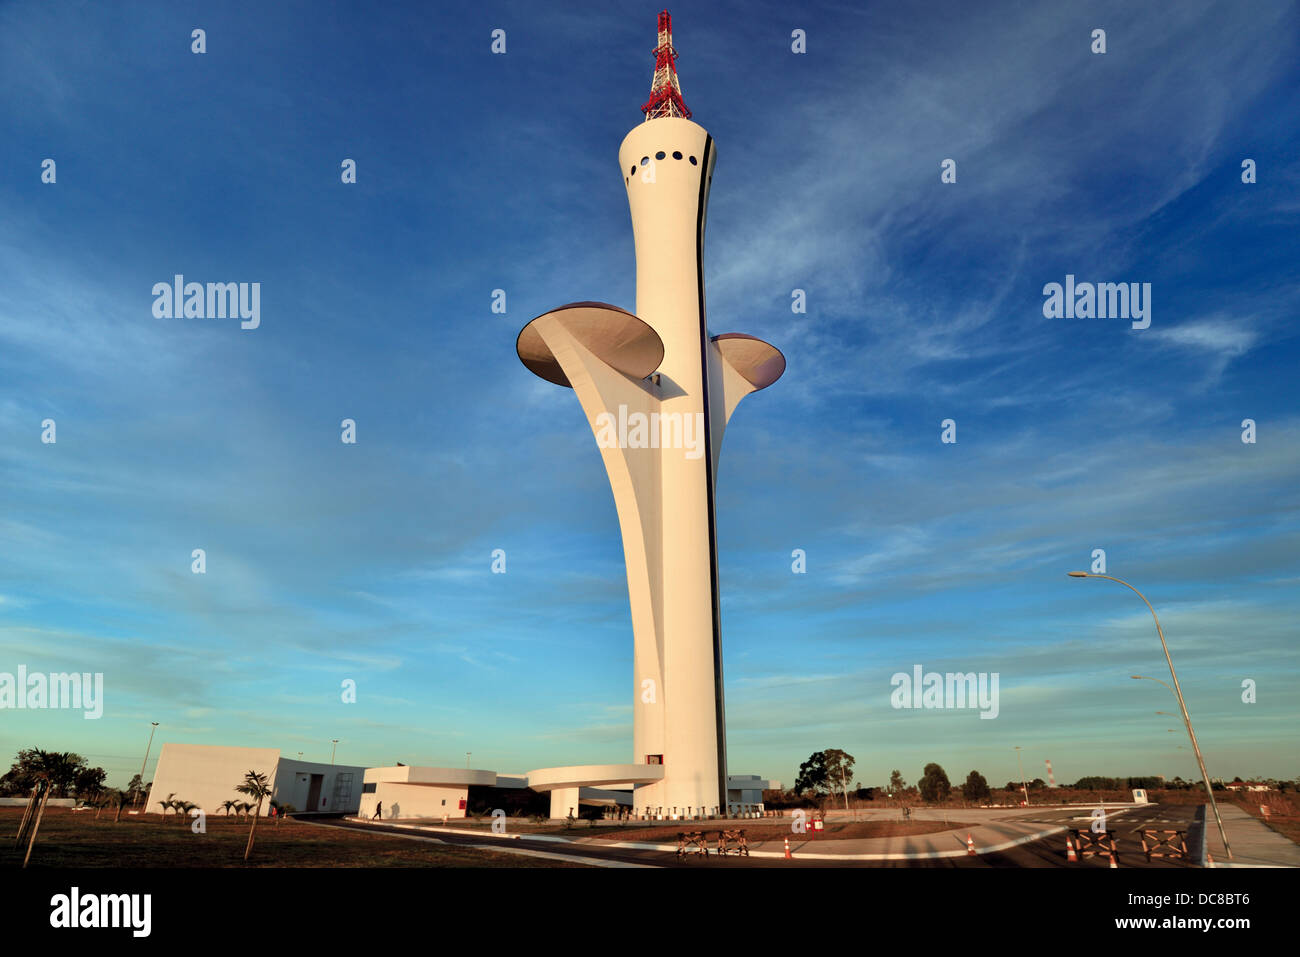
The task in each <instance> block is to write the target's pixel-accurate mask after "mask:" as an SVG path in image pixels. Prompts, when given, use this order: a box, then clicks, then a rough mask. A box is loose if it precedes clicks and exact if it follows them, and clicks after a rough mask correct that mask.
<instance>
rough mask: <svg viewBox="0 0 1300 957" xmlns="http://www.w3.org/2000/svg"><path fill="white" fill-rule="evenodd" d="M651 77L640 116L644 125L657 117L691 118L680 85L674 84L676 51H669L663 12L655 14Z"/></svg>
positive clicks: (667, 17)
mask: <svg viewBox="0 0 1300 957" xmlns="http://www.w3.org/2000/svg"><path fill="white" fill-rule="evenodd" d="M654 53H655V76H654V80H653V81H652V82H651V84H650V99H649V100H647V101H646V104H645V106H643V107H641V112H642V113H644V114H645V118H646V120H647V122H648V121H650V120H656V119H658V118H659V117H661V116H680V117H682V118H684V119H688V120H689V119H690V118H691V111H690V110H688V109H687V108H686V104H685V103H683V102H682V85H681V84H680V83H679V82H678V81H677V51H676V50H674V49H673V18H672V15H671V14H670V13H669V12H668V11H667V10H661V11H660V12H659V46H657V47H655V51H654Z"/></svg>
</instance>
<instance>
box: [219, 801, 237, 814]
mask: <svg viewBox="0 0 1300 957" xmlns="http://www.w3.org/2000/svg"><path fill="white" fill-rule="evenodd" d="M237 807H239V802H238V801H222V802H221V810H222V812H223V813H224V814H225V816H226V817H230V812H231V811H232V810H234V809H235V808H237Z"/></svg>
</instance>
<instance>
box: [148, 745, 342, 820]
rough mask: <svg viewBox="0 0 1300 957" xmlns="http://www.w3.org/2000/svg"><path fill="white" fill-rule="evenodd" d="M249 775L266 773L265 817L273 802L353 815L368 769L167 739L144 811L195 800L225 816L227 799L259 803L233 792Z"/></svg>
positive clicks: (268, 750)
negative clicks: (268, 793)
mask: <svg viewBox="0 0 1300 957" xmlns="http://www.w3.org/2000/svg"><path fill="white" fill-rule="evenodd" d="M249 771H256V772H258V773H260V774H265V775H266V777H267V780H268V781H269V782H270V785H271V797H270V799H268V800H265V801H263V802H262V814H263V816H265V815H268V814H270V812H271V801H272V800H274V801H276V802H277V803H279V804H292V805H293V806H294V808H296V809H297V810H298V811H311V812H318V813H319V812H341V813H345V814H355V813H356V811H357V808H358V807H359V806H360V802H361V784H362V776H363V775H364V773H365V768H361V767H353V766H349V765H340V764H320V763H316V762H312V761H297V760H292V759H289V758H282V757H280V751H279V749H278V748H237V747H224V746H221V745H208V744H177V743H175V742H170V741H169V742H167V743H165V744H163V746H162V753H161V754H160V755H159V757H158V767H157V768H156V769H155V770H154V776H153V785H152V787H151V789H150V792H149V805H148V807H147V808H146V810H147V811H148V812H150V813H157V812H158V811H160V810H161V808H159V807H158V802H159V801H161V800H164V799H166V798H167V796H168V795H175V797H176V800H181V801H193V802H194V803H195V804H197V805H198V806H199V807H200V808H202V809H203V810H204V812H206V813H207V814H209V815H211V814H220V813H222V812H221V805H222V803H223V802H224V801H227V800H231V801H240V802H250V803H256V802H253V801H251V799H250V798H249V797H248V796H247V795H245V794H240V793H239V792H238V791H236V790H235V788H236V787H238V786H239V785H240V784H242V783H243V781H244V776H245V775H246V774H247V773H248V772H249Z"/></svg>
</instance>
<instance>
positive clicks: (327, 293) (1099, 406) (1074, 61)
mask: <svg viewBox="0 0 1300 957" xmlns="http://www.w3.org/2000/svg"><path fill="white" fill-rule="evenodd" d="M657 10H658V7H657V6H652V5H648V4H633V3H608V4H601V5H599V7H598V8H597V7H595V6H594V5H593V6H592V8H591V9H590V10H585V11H582V12H579V11H578V10H577V9H576V7H574V6H570V7H569V8H568V9H555V8H554V7H553V6H552V5H549V4H548V5H542V6H539V5H537V4H530V3H516V4H457V5H453V6H445V5H439V6H438V7H437V8H436V9H435V8H434V7H433V5H426V4H407V5H396V4H393V5H384V6H383V8H382V10H381V9H379V8H376V7H374V6H373V5H370V4H360V3H357V4H333V5H328V6H326V5H323V4H316V3H284V4H275V5H266V4H251V3H250V4H223V5H220V6H219V7H217V6H209V5H206V4H192V3H190V4H187V3H177V4H158V3H155V4H138V3H120V4H111V5H99V4H72V3H55V4H49V3H36V2H16V3H15V2H10V3H6V4H0V89H3V90H4V91H5V94H4V97H3V100H2V101H0V102H3V128H4V130H5V133H4V135H3V137H0V212H2V215H0V671H9V672H13V671H15V670H16V668H17V666H18V665H19V664H24V665H26V666H27V667H28V669H29V670H31V671H38V670H45V671H65V670H68V671H71V670H75V671H89V672H103V673H104V681H105V697H106V701H105V714H104V717H103V718H102V719H100V720H98V721H87V720H83V719H82V718H81V716H80V715H79V714H77V713H69V712H55V711H45V712H31V711H27V712H0V758H3V759H4V760H6V761H7V760H8V759H9V758H10V756H11V755H12V754H13V752H15V751H16V750H17V749H18V748H20V747H28V746H40V747H44V748H57V749H59V750H75V751H77V752H80V753H82V754H84V755H86V756H88V757H89V758H91V760H92V762H93V763H96V764H101V765H102V766H104V767H105V768H107V769H108V770H109V771H110V781H111V782H114V783H119V784H124V783H125V781H126V779H127V777H129V775H130V774H131V773H134V771H135V770H138V766H139V762H140V759H141V757H142V756H143V754H142V752H143V749H144V744H145V740H146V739H147V737H148V732H149V722H150V721H158V722H160V728H159V734H158V738H157V739H156V741H155V745H154V751H153V754H154V758H156V756H157V753H158V742H159V741H186V742H194V743H209V744H243V745H249V746H263V747H278V748H280V749H282V750H283V751H284V752H285V753H286V754H289V755H293V754H294V753H295V752H297V751H302V752H303V753H304V757H306V758H308V759H312V758H314V759H317V760H328V754H329V749H330V740H331V739H332V738H338V739H340V744H339V749H338V760H339V761H340V762H344V763H358V764H368V765H373V764H388V763H392V762H395V761H403V762H405V763H407V764H433V765H453V766H455V765H459V764H461V763H462V762H463V761H464V760H465V752H467V751H470V752H473V758H472V763H473V764H474V765H475V766H476V767H485V768H491V769H495V770H498V771H502V772H512V771H514V772H518V771H524V770H528V769H530V768H535V767H547V766H554V765H560V764H587V763H597V762H606V761H611V762H612V761H625V760H630V759H631V755H630V750H631V698H630V694H631V691H632V683H631V677H632V675H631V672H632V662H631V652H632V646H631V629H630V621H629V613H628V604H627V590H626V579H625V578H624V571H623V558H622V548H621V544H620V540H619V535H618V525H617V520H616V515H615V512H614V507H613V500H612V496H611V495H610V492H609V487H608V483H607V480H606V478H605V475H604V471H603V469H602V468H601V464H600V457H599V451H598V449H597V447H596V444H595V441H594V439H593V437H592V435H591V433H590V431H589V430H588V429H587V427H586V424H585V421H584V419H583V416H582V413H581V410H580V409H579V406H578V403H577V401H576V399H575V397H574V396H573V394H572V393H571V392H570V391H569V390H566V389H561V388H558V387H555V386H552V385H550V384H549V383H546V382H543V381H542V380H540V379H537V378H535V377H534V376H532V375H531V374H529V373H528V372H527V371H526V370H525V369H524V368H523V367H522V366H521V365H520V363H519V361H518V359H517V357H516V355H515V351H514V341H515V336H516V335H517V333H518V331H519V329H520V328H521V327H522V326H523V325H524V324H525V323H526V322H527V321H528V320H529V319H531V318H532V317H533V316H535V315H538V314H540V313H542V312H545V311H547V310H548V309H550V308H552V307H554V306H557V305H559V304H562V303H566V302H571V301H574V300H584V299H594V300H602V301H607V302H611V303H614V304H617V305H620V306H623V307H625V308H629V309H630V308H633V307H634V304H635V274H634V261H633V249H632V236H631V229H630V221H629V217H628V212H627V205H626V199H625V195H624V189H623V187H622V186H620V182H621V176H620V169H619V167H618V161H617V148H618V145H619V142H620V141H621V139H622V137H623V135H624V134H625V133H626V132H627V130H628V129H630V128H631V127H632V126H633V125H634V124H636V123H638V122H639V121H640V120H641V114H640V112H639V109H638V107H639V106H640V104H641V103H643V102H645V100H646V98H647V96H648V94H649V83H650V76H651V72H652V68H653V58H652V56H651V54H650V51H651V49H652V48H653V46H654V27H655V14H656V12H657ZM672 12H673V15H674V27H675V40H676V45H677V49H678V51H679V54H680V59H679V61H678V68H679V72H680V76H681V82H682V88H683V93H684V96H685V100H686V103H687V105H688V106H689V107H690V108H691V110H692V111H693V112H694V118H695V120H696V121H697V122H699V123H701V124H702V125H703V126H705V127H706V128H707V129H708V130H709V131H710V132H711V133H712V135H713V136H714V138H715V140H716V141H717V148H718V161H717V167H716V171H715V180H714V184H713V189H712V196H711V205H710V215H709V224H708V235H707V240H706V250H705V269H706V281H707V290H708V307H709V325H710V328H711V330H712V331H713V332H714V333H722V332H732V331H737V332H747V333H751V334H754V335H758V336H760V337H762V338H764V339H767V340H768V341H770V342H772V343H774V344H775V345H777V346H778V347H779V348H780V349H781V350H782V351H783V352H784V354H785V356H786V358H787V360H788V363H789V364H788V369H787V372H786V375H785V377H784V378H783V379H782V380H781V381H780V382H779V383H778V384H777V385H776V386H774V387H773V388H771V389H769V390H767V391H766V392H763V393H760V394H758V395H756V396H753V397H751V398H750V399H748V400H746V402H745V403H743V404H742V406H741V407H740V409H739V411H738V412H737V414H736V417H735V418H734V419H733V421H732V424H731V426H730V428H729V429H728V432H727V439H726V445H725V448H724V451H723V456H722V464H721V467H720V470H719V475H718V495H717V499H718V501H717V507H718V544H719V550H720V578H721V586H722V593H723V649H724V661H725V676H726V694H727V709H728V710H727V718H728V743H729V757H730V764H731V770H732V772H733V773H760V774H763V775H765V776H769V777H775V778H778V779H780V780H782V781H784V782H786V783H787V784H788V783H790V782H792V780H793V778H794V774H795V769H796V768H797V766H798V764H799V762H800V761H802V760H804V759H805V758H807V756H808V755H809V753H811V752H812V751H814V750H820V749H822V748H828V747H840V748H844V749H846V750H848V751H850V752H851V753H853V754H854V755H855V756H856V757H857V762H858V769H859V778H860V779H861V780H862V781H863V783H865V784H877V783H883V782H884V781H885V780H886V779H887V777H888V773H889V771H890V769H891V768H895V767H897V768H900V769H902V771H903V774H904V777H906V778H907V779H908V780H915V779H916V778H917V777H918V776H919V774H920V770H921V767H922V765H923V764H925V763H926V762H929V761H938V762H939V763H941V764H942V765H943V766H944V767H945V768H946V769H947V770H948V773H949V776H950V777H953V778H964V777H965V774H966V772H967V771H969V770H970V769H972V768H976V769H979V770H981V771H983V772H984V773H985V774H986V775H987V776H988V778H989V779H990V781H993V782H994V783H1001V782H1004V781H1006V780H1008V779H1010V778H1012V777H1015V776H1016V771H1015V768H1016V761H1015V753H1014V751H1013V750H1012V748H1013V747H1014V746H1016V745H1021V746H1023V747H1024V749H1025V751H1024V754H1025V760H1026V771H1029V772H1030V773H1031V776H1032V775H1037V774H1042V761H1043V759H1045V758H1050V759H1051V760H1052V763H1053V766H1054V768H1055V771H1056V776H1057V779H1058V780H1065V781H1072V780H1074V779H1075V778H1077V777H1079V776H1082V775H1085V774H1114V775H1125V774H1141V773H1163V774H1166V775H1169V776H1173V775H1175V774H1181V775H1182V776H1183V777H1192V776H1193V775H1194V766H1193V765H1192V762H1191V761H1190V758H1189V755H1188V753H1187V752H1185V751H1179V750H1177V748H1176V745H1177V743H1178V742H1179V741H1181V740H1182V739H1181V738H1180V737H1178V736H1175V735H1170V734H1168V733H1167V732H1166V730H1165V729H1166V728H1168V727H1174V726H1175V725H1174V724H1171V723H1169V721H1168V719H1166V718H1163V717H1161V716H1158V715H1156V714H1154V712H1155V711H1157V710H1165V711H1174V710H1177V709H1176V707H1172V705H1173V704H1174V702H1173V701H1172V699H1171V698H1170V697H1169V696H1168V695H1167V693H1166V692H1165V691H1164V689H1163V688H1161V687H1160V686H1158V685H1155V684H1152V683H1149V682H1134V681H1131V680H1129V679H1128V675H1130V674H1133V673H1140V674H1150V675H1154V676H1157V677H1167V669H1166V668H1165V665H1164V662H1163V657H1162V655H1161V652H1160V646H1159V643H1158V641H1157V639H1156V636H1155V633H1154V629H1153V627H1152V624H1151V620H1150V616H1149V614H1148V613H1147V611H1146V609H1145V607H1143V606H1142V604H1141V602H1139V601H1138V600H1137V598H1136V596H1134V595H1132V594H1131V593H1130V592H1128V591H1127V590H1125V589H1123V588H1121V587H1120V586H1118V585H1115V584H1112V583H1109V582H1103V581H1074V580H1071V579H1068V578H1066V576H1065V572H1066V571H1067V570H1069V569H1071V568H1086V567H1088V565H1089V562H1090V555H1091V553H1092V550H1093V549H1094V548H1104V549H1105V550H1106V553H1107V562H1108V571H1109V572H1110V574H1113V575H1118V576H1119V577H1121V578H1125V579H1128V580H1130V581H1132V582H1133V583H1134V584H1135V585H1137V586H1138V587H1139V588H1142V589H1143V590H1144V591H1145V592H1146V594H1147V595H1148V597H1149V598H1150V599H1151V600H1152V602H1153V603H1154V604H1155V605H1156V607H1157V609H1158V611H1159V612H1160V613H1161V616H1162V619H1161V620H1162V623H1163V624H1164V626H1165V630H1166V633H1167V635H1168V638H1169V643H1170V647H1171V650H1172V652H1173V655H1174V659H1175V664H1176V665H1177V666H1178V667H1179V675H1180V678H1181V680H1182V683H1183V687H1184V691H1185V693H1186V695H1187V698H1188V704H1189V707H1190V708H1191V711H1192V717H1193V720H1194V722H1195V723H1196V726H1197V733H1198V737H1199V738H1200V741H1201V744H1202V746H1203V748H1204V750H1205V752H1206V756H1207V761H1208V763H1209V766H1210V772H1211V774H1212V775H1215V776H1224V777H1229V778H1230V777H1232V776H1234V775H1241V776H1243V777H1246V776H1250V775H1255V774H1262V775H1269V776H1285V777H1294V776H1296V774H1297V773H1300V766H1298V765H1300V761H1298V760H1297V758H1298V755H1300V749H1298V748H1297V742H1296V728H1297V727H1300V696H1297V694H1296V686H1297V684H1296V683H1297V679H1298V678H1300V652H1298V651H1297V641H1296V632H1295V627H1296V625H1295V622H1296V620H1297V611H1298V610H1300V607H1298V606H1300V587H1297V586H1300V559H1298V557H1297V556H1300V517H1298V514H1297V500H1298V497H1300V496H1298V493H1297V489H1300V455H1297V448H1298V447H1300V446H1298V443H1300V414H1298V411H1297V398H1298V397H1300V386H1298V385H1297V376H1296V366H1297V359H1298V358H1300V343H1298V342H1297V338H1296V333H1295V328H1296V322H1295V319H1296V315H1297V312H1298V309H1297V306H1298V305H1300V270H1297V268H1296V263H1297V261H1298V259H1300V257H1298V255H1297V254H1298V252H1300V242H1298V241H1297V235H1300V233H1298V231H1297V226H1300V200H1298V199H1297V197H1298V196H1300V150H1298V149H1297V147H1298V146H1300V58H1297V56H1296V51H1297V48H1298V44H1297V39H1298V29H1300V12H1298V8H1297V6H1296V5H1295V4H1293V3H1269V2H1258V3H1252V4H1249V5H1240V4H1233V3H1197V2H1186V3H1178V4H1166V5H1160V6H1159V7H1157V6H1152V7H1151V8H1150V9H1147V8H1146V5H1136V6H1135V5H1133V4H1125V3H1094V4H1071V5H1070V6H1069V8H1068V9H1066V8H1065V7H1063V6H1061V5H1055V4H1041V5H1040V4H1000V5H989V4H980V5H978V6H973V5H969V4H961V3H949V4H870V5H868V4H814V5H810V6H806V7H802V8H792V7H791V6H790V5H787V4H775V3H772V4H760V3H749V2H747V3H744V4H739V3H737V4H710V5H708V6H707V7H701V6H675V7H673V8H672ZM196 27H198V28H202V29H204V30H206V33H207V52H206V53H205V54H202V55H196V54H193V53H191V52H190V42H191V41H190V32H191V30H193V29H194V28H196ZM496 28H501V29H504V30H505V31H506V42H507V48H506V49H507V52H506V54H505V55H493V54H492V53H491V52H490V49H489V47H490V44H491V36H490V35H491V31H492V30H494V29H496ZM1095 28H1102V29H1105V30H1106V35H1107V52H1106V53H1105V54H1104V55H1099V54H1094V53H1092V52H1090V45H1091V39H1090V35H1091V32H1092V30H1093V29H1095ZM794 29H802V30H804V31H806V35H807V52H806V53H804V54H794V53H792V52H791V49H790V44H791V39H790V37H791V31H792V30H794ZM45 158H53V159H54V160H55V161H56V163H57V182H56V183H55V184H52V185H50V184H43V183H42V182H41V162H42V160H44V159H45ZM345 158H352V159H354V160H355V161H356V163H357V182H356V183H355V184H351V185H344V184H342V183H341V182H340V163H341V162H342V161H343V160H344V159H345ZM946 158H953V159H955V160H956V161H957V182H956V183H955V184H944V183H941V182H940V163H941V162H942V161H943V160H944V159H946ZM1246 158H1250V159H1253V160H1254V161H1255V162H1256V164H1257V167H1258V174H1257V176H1258V182H1256V183H1254V184H1244V183H1242V181H1241V163H1242V161H1243V159H1246ZM176 273H182V274H184V275H185V276H186V277H187V279H190V280H194V281H199V282H206V281H236V282H253V281H256V282H260V283H261V325H260V327H259V328H258V329H256V330H248V331H245V330H241V329H240V328H239V325H238V322H236V321H232V320H199V319H181V320H164V319H157V318H155V317H154V316H153V314H152V304H153V297H152V294H151V289H152V286H153V284H154V283H156V282H160V281H161V282H170V281H171V277H172V276H173V275H175V274H176ZM1066 274H1074V275H1075V276H1076V277H1077V278H1078V279H1079V280H1080V281H1085V280H1088V281H1126V282H1149V283H1151V285H1152V322H1151V326H1150V328H1149V329H1145V330H1134V329H1131V328H1130V326H1129V324H1128V323H1127V322H1124V321H1122V320H1101V319H1091V320H1089V319H1081V320H1066V319H1046V318H1044V316H1043V312H1042V306H1043V299H1044V297H1043V291H1042V290H1043V286H1044V285H1045V284H1046V283H1050V282H1063V281H1064V278H1065V276H1066ZM796 288H797V289H803V290H805V291H806V293H807V301H808V310H807V312H806V314H796V313H793V312H792V311H791V291H792V290H793V289H796ZM494 289H504V290H505V291H506V294H507V312H506V314H505V315H501V314H494V313H493V312H492V311H491V301H492V291H493V290H494ZM46 418H53V419H54V420H55V421H56V423H57V438H58V440H57V443H56V444H53V445H48V444H42V443H41V441H40V435H41V425H40V423H41V422H42V420H44V419H46ZM344 418H352V419H354V420H355V421H356V423H357V435H358V441H357V443H356V444H355V445H344V444H342V443H341V442H340V437H339V435H340V428H339V423H340V421H341V420H342V419H344ZM946 418H952V419H955V420H956V422H957V442H956V443H955V444H943V443H941V442H940V422H941V421H942V420H943V419H946ZM1244 418H1252V419H1254V420H1255V421H1256V423H1257V430H1258V440H1257V442H1256V443H1255V444H1244V443H1243V442H1242V441H1241V421H1242V419H1244ZM194 548H203V549H205V550H206V554H207V572H206V574H204V575H194V574H192V573H191V571H190V563H191V558H190V555H191V551H192V549H194ZM497 548H501V549H504V550H505V552H506V555H507V573H506V574H504V575H494V574H491V572H490V554H491V552H492V550H493V549H497ZM794 549H804V550H805V552H806V554H807V572H806V574H801V575H797V574H793V573H792V572H791V552H792V551H793V550H794ZM915 664H921V665H923V666H924V667H925V668H926V669H927V670H937V671H956V670H960V671H975V672H998V673H999V675H1000V689H1001V702H1000V713H999V716H998V718H997V719H996V720H980V719H979V718H978V714H977V712H975V711H970V710H966V711H915V710H894V709H892V708H891V707H890V703H889V696H890V691H891V686H890V676H891V675H893V674H894V673H895V672H899V671H908V672H910V671H911V669H912V667H913V665H915ZM1162 669H1164V670H1162ZM348 678H350V679H353V680H355V681H356V682H357V692H358V701H357V702H356V703H355V704H344V703H343V702H342V701H341V697H340V693H339V688H340V683H341V682H342V681H343V680H344V679H348ZM1247 678H1250V679H1253V680H1255V681H1257V682H1258V700H1257V702H1256V703H1254V704H1245V703H1243V702H1242V700H1241V683H1242V681H1243V679H1247ZM152 760H153V759H151V763H152Z"/></svg>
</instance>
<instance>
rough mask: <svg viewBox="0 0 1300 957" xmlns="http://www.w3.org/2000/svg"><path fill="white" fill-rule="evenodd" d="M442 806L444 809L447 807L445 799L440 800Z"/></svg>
mask: <svg viewBox="0 0 1300 957" xmlns="http://www.w3.org/2000/svg"><path fill="white" fill-rule="evenodd" d="M442 806H443V807H446V806H447V799H446V798H443V799H442Z"/></svg>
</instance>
